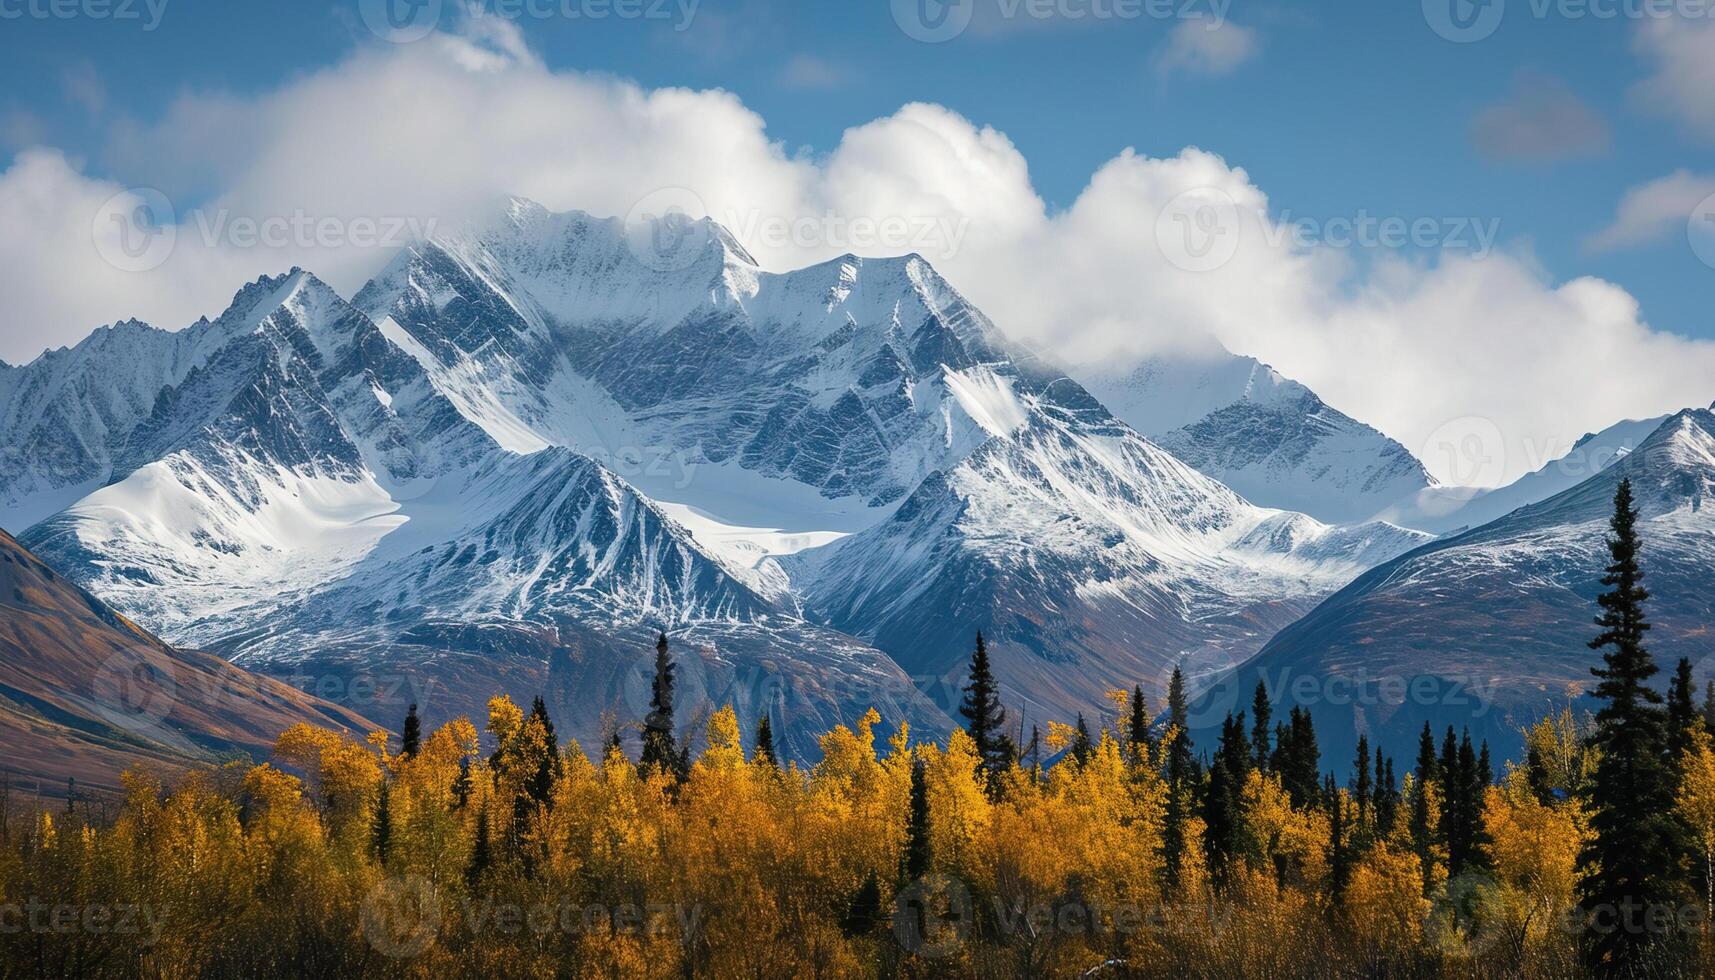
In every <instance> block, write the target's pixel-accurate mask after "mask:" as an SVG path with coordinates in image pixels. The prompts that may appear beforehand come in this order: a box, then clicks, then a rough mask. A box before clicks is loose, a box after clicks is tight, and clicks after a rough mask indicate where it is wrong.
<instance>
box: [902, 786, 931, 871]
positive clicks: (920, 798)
mask: <svg viewBox="0 0 1715 980" xmlns="http://www.w3.org/2000/svg"><path fill="white" fill-rule="evenodd" d="M929 848H930V844H929V777H928V772H927V770H926V769H925V767H924V765H923V759H922V757H918V758H916V759H914V760H912V763H911V804H910V809H909V810H908V811H907V813H906V822H905V852H904V854H903V855H902V856H901V859H900V868H899V877H900V881H901V883H902V884H907V885H909V884H910V883H911V882H913V881H917V880H918V879H920V878H922V877H923V876H924V875H927V874H928V873H929V868H930V858H931V855H930V850H929Z"/></svg>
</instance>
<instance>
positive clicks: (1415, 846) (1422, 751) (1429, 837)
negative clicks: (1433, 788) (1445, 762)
mask: <svg viewBox="0 0 1715 980" xmlns="http://www.w3.org/2000/svg"><path fill="white" fill-rule="evenodd" d="M1437 772H1438V767H1437V766H1436V763H1435V734H1434V733H1433V732H1431V731H1430V730H1429V722H1427V721H1426V722H1424V723H1423V734H1422V735H1420V736H1419V737H1418V740H1417V771H1416V778H1415V779H1414V780H1413V781H1412V782H1413V786H1412V791H1411V819H1410V821H1409V827H1408V829H1409V830H1410V831H1411V849H1412V850H1413V851H1415V852H1416V853H1417V860H1418V863H1419V864H1420V865H1421V866H1422V868H1423V893H1424V894H1425V895H1427V894H1429V883H1430V878H1431V875H1430V872H1431V870H1432V867H1433V862H1434V859H1435V828H1434V826H1433V825H1432V824H1431V823H1430V810H1429V785H1430V784H1431V783H1433V782H1436V781H1437V780H1438V779H1439V776H1438V775H1437Z"/></svg>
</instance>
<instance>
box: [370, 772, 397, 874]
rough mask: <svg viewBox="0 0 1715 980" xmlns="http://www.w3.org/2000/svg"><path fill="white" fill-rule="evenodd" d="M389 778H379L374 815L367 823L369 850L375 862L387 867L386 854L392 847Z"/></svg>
mask: <svg viewBox="0 0 1715 980" xmlns="http://www.w3.org/2000/svg"><path fill="white" fill-rule="evenodd" d="M391 782H392V781H391V780H389V779H382V780H381V788H380V790H379V791H377V795H376V798H375V816H374V817H373V818H372V819H371V821H370V825H369V850H370V853H372V854H374V855H375V863H377V864H379V865H381V867H383V868H385V867H387V855H388V853H389V852H390V851H391V850H392V847H393V800H392V795H393V794H392V791H391V789H390V783H391Z"/></svg>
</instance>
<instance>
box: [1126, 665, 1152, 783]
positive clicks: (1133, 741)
mask: <svg viewBox="0 0 1715 980" xmlns="http://www.w3.org/2000/svg"><path fill="white" fill-rule="evenodd" d="M1126 739H1127V740H1128V741H1129V743H1130V745H1131V757H1132V761H1133V762H1134V763H1135V764H1137V765H1142V764H1144V763H1145V762H1147V761H1148V760H1149V757H1150V755H1151V754H1152V753H1153V752H1154V746H1153V744H1152V743H1151V740H1150V735H1149V702H1147V701H1145V700H1144V698H1143V685H1141V684H1139V685H1136V686H1134V687H1133V688H1132V689H1131V717H1130V719H1129V720H1128V722H1127V724H1126Z"/></svg>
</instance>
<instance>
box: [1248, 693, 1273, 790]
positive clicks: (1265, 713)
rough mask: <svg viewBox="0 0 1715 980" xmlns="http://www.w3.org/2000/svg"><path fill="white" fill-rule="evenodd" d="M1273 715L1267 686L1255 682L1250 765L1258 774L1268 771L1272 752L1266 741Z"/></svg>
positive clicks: (1252, 700)
mask: <svg viewBox="0 0 1715 980" xmlns="http://www.w3.org/2000/svg"><path fill="white" fill-rule="evenodd" d="M1273 714H1274V706H1273V705H1271V704H1269V703H1268V685H1267V684H1264V683H1263V682H1262V681H1257V682H1256V694H1255V696H1253V697H1252V698H1251V765H1252V766H1254V767H1255V768H1256V769H1257V770H1258V771H1260V772H1267V771H1268V765H1269V756H1270V755H1271V754H1273V751H1274V749H1273V747H1272V746H1270V745H1269V740H1268V736H1269V732H1270V731H1271V729H1270V728H1269V725H1270V724H1271V723H1272V721H1273Z"/></svg>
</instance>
